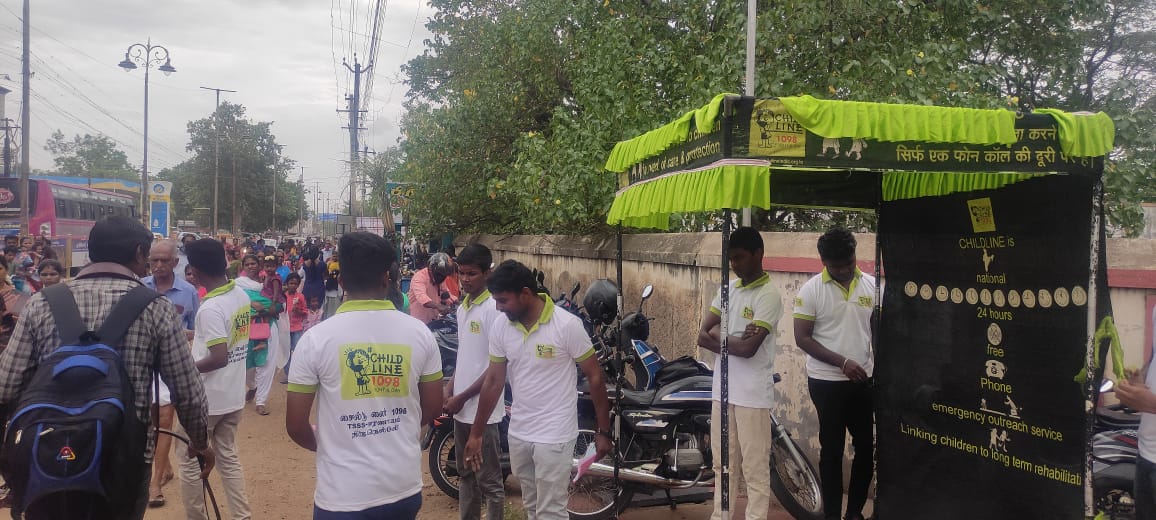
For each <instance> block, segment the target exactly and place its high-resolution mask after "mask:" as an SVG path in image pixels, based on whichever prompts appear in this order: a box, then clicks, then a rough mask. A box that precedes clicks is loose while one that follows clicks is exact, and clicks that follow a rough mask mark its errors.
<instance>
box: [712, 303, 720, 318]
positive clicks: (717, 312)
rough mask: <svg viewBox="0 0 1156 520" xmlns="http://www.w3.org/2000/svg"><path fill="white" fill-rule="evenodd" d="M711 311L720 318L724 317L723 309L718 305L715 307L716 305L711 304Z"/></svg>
mask: <svg viewBox="0 0 1156 520" xmlns="http://www.w3.org/2000/svg"><path fill="white" fill-rule="evenodd" d="M710 313H711V314H714V315H715V316H718V317H720V318H721V317H722V310H720V309H719V308H718V307H715V306H714V305H711V306H710Z"/></svg>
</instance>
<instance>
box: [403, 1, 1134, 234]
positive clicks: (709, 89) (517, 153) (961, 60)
mask: <svg viewBox="0 0 1156 520" xmlns="http://www.w3.org/2000/svg"><path fill="white" fill-rule="evenodd" d="M1154 3H1156V2H1154V0H1119V1H1111V2H1104V1H1093V0H1078V1H1075V2H1072V1H1070V0H1068V1H1061V0H1008V1H1004V2H992V3H990V5H988V4H984V3H976V2H972V1H966V0H940V1H936V2H927V1H922V0H918V1H917V0H899V1H896V2H867V1H864V0H826V1H819V2H817V1H814V0H782V1H777V2H760V3H759V9H760V11H759V31H758V35H759V36H758V37H759V40H758V42H757V48H756V53H757V54H756V63H757V71H756V87H757V88H756V94H757V95H758V96H760V97H772V96H786V95H798V94H812V95H815V96H818V97H822V98H827V99H847V100H859V101H882V102H899V103H921V104H935V105H942V106H964V107H982V108H994V107H1005V108H1013V109H1014V108H1022V109H1030V108H1035V107H1056V108H1062V109H1066V110H1103V111H1105V112H1107V113H1108V114H1109V115H1110V116H1112V117H1113V118H1114V119H1115V120H1116V121H1117V124H1118V134H1119V135H1118V138H1117V143H1118V144H1119V145H1120V146H1119V149H1118V152H1117V153H1116V154H1115V155H1114V156H1113V159H1114V164H1113V165H1112V166H1111V168H1110V171H1109V172H1108V173H1107V174H1106V183H1107V201H1108V204H1109V215H1110V218H1111V221H1112V223H1113V226H1114V229H1117V230H1119V231H1120V232H1121V233H1127V234H1134V233H1137V232H1138V231H1139V229H1138V227H1137V225H1138V223H1139V222H1140V220H1139V218H1138V217H1137V215H1139V206H1138V202H1139V201H1140V200H1148V199H1145V197H1152V196H1156V193H1153V191H1156V187H1154V185H1156V181H1154V180H1153V164H1154V161H1153V158H1154V157H1156V132H1153V131H1152V130H1153V128H1152V127H1153V122H1156V102H1154V101H1153V99H1154V98H1153V89H1152V86H1151V85H1152V82H1151V79H1152V67H1153V65H1154V64H1156V60H1154V58H1153V57H1154V56H1156V52H1154V51H1153V49H1156V32H1154V31H1153V29H1152V27H1151V25H1152V23H1153V17H1154V14H1153V13H1154V12H1156V9H1153V7H1154ZM431 4H432V6H433V7H434V8H435V9H436V13H437V14H436V15H434V16H433V18H432V19H431V20H430V22H429V23H428V24H427V27H428V28H429V29H430V31H431V32H432V33H433V37H432V38H431V39H430V40H429V41H428V42H427V51H426V52H425V54H423V55H422V56H419V57H416V58H414V59H413V60H411V61H410V62H409V63H408V64H407V65H406V66H405V71H406V73H407V74H408V78H409V87H410V91H409V96H410V97H409V100H408V101H407V109H408V112H407V113H406V114H405V116H404V117H403V121H402V127H403V130H404V136H405V137H404V140H403V141H402V143H401V145H400V151H399V155H398V160H399V161H400V162H397V163H394V166H392V167H391V168H390V169H389V171H390V172H391V173H389V175H390V176H391V177H390V178H392V179H404V180H408V181H411V182H415V183H420V184H422V186H423V189H421V190H418V193H417V195H416V197H415V199H414V200H413V201H412V207H411V210H410V220H411V223H412V224H413V225H414V226H415V227H416V228H417V229H418V230H419V231H422V230H424V231H431V232H445V231H452V232H477V231H483V232H494V233H514V232H523V233H591V232H598V231H600V230H604V228H605V224H604V221H605V215H606V211H607V210H608V208H609V204H610V202H611V200H612V198H613V193H614V191H615V189H616V188H617V187H616V180H615V179H614V176H613V175H610V174H607V173H605V172H604V171H603V170H602V166H603V164H604V162H605V160H606V157H607V155H608V153H609V151H610V149H611V148H612V147H613V145H614V143H615V142H617V141H619V140H623V139H627V138H630V137H633V136H635V135H638V134H640V133H642V132H645V131H647V130H650V129H652V128H655V127H657V126H659V125H662V124H664V123H666V122H668V121H670V120H671V119H673V118H674V117H677V116H678V115H680V114H681V113H682V112H684V111H686V110H688V109H690V108H693V107H698V106H700V105H701V104H702V103H704V102H705V101H706V100H708V99H710V98H711V97H712V96H713V95H714V94H717V93H719V92H741V91H742V77H743V59H744V53H745V22H746V20H745V15H746V2H745V1H741V0H718V1H711V2H671V1H665V0H644V1H639V2H633V1H631V2H627V1H620V0H602V1H600V2H566V1H563V0H534V1H529V0H433V1H432V2H431ZM401 157H403V158H404V160H400V158H401ZM756 217H757V222H758V223H759V225H761V226H762V227H764V228H767V229H785V230H797V229H815V228H820V227H826V226H827V225H830V223H832V222H838V223H842V224H845V225H849V226H852V227H855V228H859V229H870V228H872V227H873V226H874V219H873V218H871V217H863V216H861V215H854V214H852V215H837V214H830V213H824V212H816V211H813V210H806V211H797V210H781V209H775V210H772V211H770V212H758V214H757V215H756ZM715 220H717V218H716V217H712V216H710V215H702V216H684V218H683V222H682V223H683V224H684V226H685V227H687V229H692V228H693V229H700V228H709V227H711V225H712V222H714V221H715Z"/></svg>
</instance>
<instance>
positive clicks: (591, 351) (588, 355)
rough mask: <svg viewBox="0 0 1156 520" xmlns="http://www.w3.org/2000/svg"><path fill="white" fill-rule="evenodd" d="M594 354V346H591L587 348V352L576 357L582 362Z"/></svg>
mask: <svg viewBox="0 0 1156 520" xmlns="http://www.w3.org/2000/svg"><path fill="white" fill-rule="evenodd" d="M593 355H594V347H590V348H589V349H587V350H586V353H585V354H582V355H581V356H578V358H577V359H575V361H577V362H579V363H581V362H583V361H586V360H587V359H590V356H593Z"/></svg>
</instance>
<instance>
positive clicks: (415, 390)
mask: <svg viewBox="0 0 1156 520" xmlns="http://www.w3.org/2000/svg"><path fill="white" fill-rule="evenodd" d="M339 247H340V248H341V278H340V281H341V285H342V287H343V288H344V289H345V292H346V301H345V303H343V304H341V307H339V308H338V309H337V313H336V314H335V315H334V316H333V317H332V318H330V319H328V320H325V321H324V322H322V323H321V324H319V325H317V326H316V327H313V328H311V329H309V330H308V331H306V332H305V335H303V336H302V337H301V340H300V341H299V342H298V343H297V352H296V354H295V355H294V356H293V366H292V367H290V372H289V393H288V396H287V398H286V403H285V429H286V431H287V432H288V433H289V437H290V438H291V439H293V441H294V442H296V443H297V444H298V445H299V446H301V447H302V448H305V449H307V450H311V451H316V452H317V491H316V493H315V495H314V499H313V502H314V508H313V518H314V519H315V520H331V519H357V520H376V519H381V520H387V519H388V520H394V519H405V520H412V519H413V518H416V517H417V512H418V510H419V509H421V487H422V480H421V467H422V463H421V458H422V456H421V446H420V445H419V443H418V435H419V433H420V432H421V427H422V425H423V424H426V423H428V422H430V421H432V420H433V419H434V418H435V417H437V416H438V414H439V413H440V412H441V409H442V364H441V354H440V353H439V352H438V347H437V344H436V343H435V342H434V337H433V333H431V332H430V331H429V329H428V328H426V327H425V325H424V324H422V323H421V322H420V321H418V320H416V319H413V318H411V317H409V316H407V315H405V314H402V313H401V312H400V311H397V310H396V309H395V308H394V306H393V304H392V303H390V302H389V301H387V300H386V299H385V297H386V293H387V292H388V288H389V285H390V280H389V266H391V265H392V264H393V262H394V261H396V260H397V254H396V253H395V252H394V250H393V246H391V245H390V244H389V242H386V241H385V239H384V238H382V237H379V236H377V235H374V234H372V233H366V232H360V231H359V232H355V233H346V234H344V235H342V236H341V241H340V243H339ZM314 400H317V401H318V405H317V426H316V429H314V427H313V426H311V425H310V424H309V414H310V411H311V410H312V408H313V401H314Z"/></svg>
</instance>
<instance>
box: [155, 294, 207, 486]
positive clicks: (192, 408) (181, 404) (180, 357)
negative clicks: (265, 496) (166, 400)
mask: <svg viewBox="0 0 1156 520" xmlns="http://www.w3.org/2000/svg"><path fill="white" fill-rule="evenodd" d="M141 319H146V320H148V321H146V323H147V324H150V329H151V330H154V331H157V332H156V337H155V338H154V341H155V342H156V343H154V344H156V345H157V347H156V349H157V350H156V352H157V355H158V356H159V359H158V365H160V377H161V379H163V380H164V382H165V384H166V385H168V387H169V395H170V397H171V400H172V403H173V408H174V409H175V410H176V413H177V418H178V419H180V421H181V424H182V425H183V426H184V428H185V431H186V433H187V434H188V436H189V449H188V455H189V456H190V457H196V458H200V459H201V460H202V461H203V465H202V466H201V478H202V479H203V478H206V477H208V475H209V473H210V472H211V471H212V470H213V466H214V465H215V463H216V456H215V453H214V452H213V450H212V449H211V448H210V447H209V406H208V400H207V398H206V397H205V387H204V384H203V383H202V381H201V375H200V374H199V373H198V371H197V368H196V363H195V362H194V361H193V354H192V352H190V351H189V348H188V342H187V341H186V340H185V334H184V331H183V330H181V327H180V326H179V325H178V323H179V321H178V319H177V311H176V308H175V307H173V305H172V303H170V302H169V301H168V300H167V299H164V298H158V299H157V300H154V301H153V303H152V304H150V305H149V306H148V307H147V308H146V309H145V312H144V313H143V315H142V317H141Z"/></svg>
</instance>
